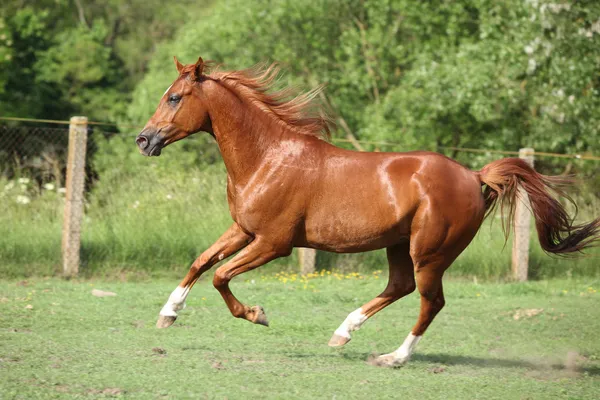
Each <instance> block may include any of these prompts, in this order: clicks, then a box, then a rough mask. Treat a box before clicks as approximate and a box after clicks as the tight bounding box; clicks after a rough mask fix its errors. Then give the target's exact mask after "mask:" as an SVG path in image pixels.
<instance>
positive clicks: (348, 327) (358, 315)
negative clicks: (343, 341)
mask: <svg viewBox="0 0 600 400" xmlns="http://www.w3.org/2000/svg"><path fill="white" fill-rule="evenodd" d="M366 320H367V316H366V315H365V314H363V309H362V308H359V309H358V310H354V311H352V312H351V313H350V314H348V316H347V317H346V319H345V320H344V322H342V324H341V325H340V327H339V328H337V329H336V330H335V332H334V333H335V334H336V335H339V336H342V337H345V338H348V339H350V332H353V331H356V330H358V329H360V326H361V325H362V324H363V323H364V322H365V321H366Z"/></svg>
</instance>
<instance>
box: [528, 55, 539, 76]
mask: <svg viewBox="0 0 600 400" xmlns="http://www.w3.org/2000/svg"><path fill="white" fill-rule="evenodd" d="M536 68H537V63H536V62H535V60H534V59H533V58H530V59H529V62H528V63H527V73H528V74H533V73H534V72H535V69H536Z"/></svg>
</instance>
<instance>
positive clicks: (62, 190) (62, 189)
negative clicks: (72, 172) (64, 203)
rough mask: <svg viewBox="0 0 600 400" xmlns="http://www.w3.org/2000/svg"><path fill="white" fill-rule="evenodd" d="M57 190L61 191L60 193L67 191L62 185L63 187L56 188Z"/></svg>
mask: <svg viewBox="0 0 600 400" xmlns="http://www.w3.org/2000/svg"><path fill="white" fill-rule="evenodd" d="M57 192H58V193H61V194H65V193H67V189H66V188H64V187H63V188H58V190H57Z"/></svg>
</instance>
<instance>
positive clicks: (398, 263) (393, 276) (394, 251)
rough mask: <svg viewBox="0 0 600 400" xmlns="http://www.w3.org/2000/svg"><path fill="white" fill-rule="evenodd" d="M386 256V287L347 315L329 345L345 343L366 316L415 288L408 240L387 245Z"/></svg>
mask: <svg viewBox="0 0 600 400" xmlns="http://www.w3.org/2000/svg"><path fill="white" fill-rule="evenodd" d="M387 258H388V264H389V267H390V273H389V280H388V284H387V287H386V288H385V290H384V291H383V292H382V293H381V294H380V295H379V296H377V297H376V298H374V299H373V300H371V301H370V302H368V303H367V304H365V305H363V306H362V307H360V308H359V309H357V310H354V311H353V312H351V313H350V315H348V317H347V318H346V319H345V320H344V322H342V324H341V325H340V326H339V328H337V329H336V330H335V332H334V334H333V336H332V337H331V339H330V340H329V346H331V347H339V346H343V345H345V344H346V343H348V342H349V341H350V339H351V337H350V333H351V332H352V331H355V330H358V329H359V328H360V327H361V325H362V324H363V323H364V322H365V321H366V320H367V319H368V318H370V317H372V316H373V315H375V314H376V313H377V312H379V311H381V310H383V309H384V308H385V307H387V306H389V305H390V304H392V303H393V302H395V301H396V300H398V299H399V298H401V297H404V296H406V295H407V294H409V293H412V292H413V291H414V290H415V278H414V271H413V262H412V259H411V257H410V254H409V244H408V242H405V243H400V244H397V245H395V246H392V247H388V248H387Z"/></svg>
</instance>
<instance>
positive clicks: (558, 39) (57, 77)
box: [0, 0, 600, 168]
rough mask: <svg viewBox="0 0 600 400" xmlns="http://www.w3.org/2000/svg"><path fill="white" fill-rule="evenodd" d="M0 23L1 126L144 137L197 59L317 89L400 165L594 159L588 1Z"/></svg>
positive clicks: (598, 109) (597, 21)
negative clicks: (173, 85)
mask: <svg viewBox="0 0 600 400" xmlns="http://www.w3.org/2000/svg"><path fill="white" fill-rule="evenodd" d="M0 10H1V14H0V15H1V18H0V113H1V114H2V115H15V116H27V117H43V118H66V117H68V116H70V115H72V114H75V113H77V114H85V115H88V116H89V117H90V118H91V119H99V120H103V121H113V122H127V123H129V124H139V123H143V122H144V121H145V120H146V119H147V118H148V117H149V116H150V115H151V114H152V112H153V110H154V107H155V106H156V104H157V102H158V99H159V97H160V95H161V94H162V93H163V91H164V89H165V88H166V87H167V86H168V85H169V83H170V82H171V81H172V80H173V79H174V78H175V69H174V68H173V66H172V64H171V57H172V56H173V55H177V56H178V57H179V58H180V59H181V60H182V61H186V62H193V61H195V59H196V58H197V57H198V56H199V55H201V56H202V57H203V58H204V59H212V60H215V61H217V62H219V63H223V64H225V67H226V68H241V67H247V66H250V65H253V64H256V63H258V62H261V61H278V62H280V63H281V64H283V66H284V67H285V68H286V70H287V71H286V72H287V73H286V75H285V76H284V77H283V79H282V85H283V84H297V85H300V86H301V87H305V88H306V87H310V86H314V85H316V84H318V83H325V84H327V85H328V89H327V98H326V99H324V101H325V102H326V103H328V104H329V106H330V108H331V110H332V111H333V113H334V114H335V116H336V118H342V119H343V120H344V121H345V122H346V123H347V125H348V127H349V128H350V130H351V131H352V132H353V134H354V135H355V136H357V137H358V138H361V139H367V140H383V141H392V142H396V143H400V144H401V147H402V149H405V150H411V149H431V150H436V149H437V148H438V147H439V146H460V147H477V148H490V149H493V148H496V149H511V150H514V149H518V148H519V147H523V146H533V147H535V148H536V149H538V150H544V151H552V152H561V153H586V152H590V153H596V154H598V153H600V133H599V130H600V123H599V122H600V121H599V118H600V102H599V99H600V96H599V93H598V90H599V86H600V75H599V73H600V3H598V2H596V1H591V0H590V1H578V2H568V1H563V2H550V1H548V0H528V1H521V0H508V1H503V2H497V1H492V0H460V1H433V2H414V1H410V0H383V1H382V0H378V1H367V0H352V1H346V0H328V1H325V0H303V1H296V0H294V1H292V0H272V1H266V0H264V1H253V2H247V1H243V0H228V1H224V2H212V1H208V0H207V1H201V2H198V1H192V0H186V1H182V2H176V3H168V4H167V3H164V2H162V1H159V0H145V1H142V0H129V1H117V0H111V1H108V2H107V1H87V0H73V1H67V0H56V1H54V0H52V1H51V0H42V1H28V0H21V1H16V2H12V3H10V4H8V5H3V6H1V8H0ZM342 134H343V132H342V131H341V130H340V132H338V135H342ZM382 150H386V149H385V148H384V149H382ZM396 150H397V149H396ZM451 155H453V156H456V157H459V158H460V157H462V156H461V155H460V154H451ZM461 161H464V162H469V163H474V164H477V162H478V159H477V158H476V157H475V158H473V157H470V158H469V159H462V160H461ZM545 164H547V165H548V166H550V167H552V164H551V162H545ZM587 165H591V164H587ZM562 167H564V164H563V165H562ZM562 167H561V168H562ZM569 168H571V167H569Z"/></svg>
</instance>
